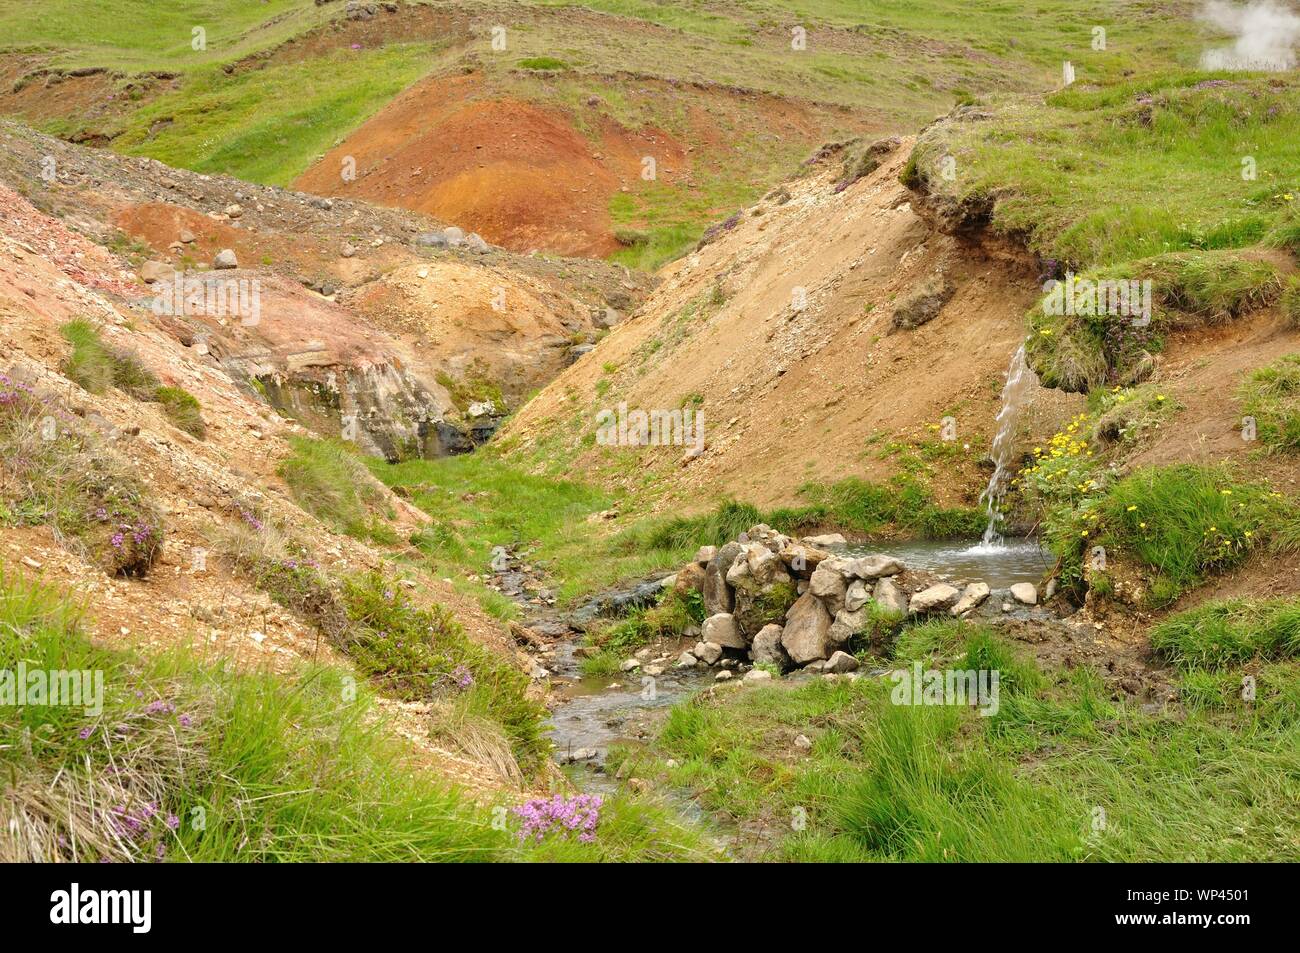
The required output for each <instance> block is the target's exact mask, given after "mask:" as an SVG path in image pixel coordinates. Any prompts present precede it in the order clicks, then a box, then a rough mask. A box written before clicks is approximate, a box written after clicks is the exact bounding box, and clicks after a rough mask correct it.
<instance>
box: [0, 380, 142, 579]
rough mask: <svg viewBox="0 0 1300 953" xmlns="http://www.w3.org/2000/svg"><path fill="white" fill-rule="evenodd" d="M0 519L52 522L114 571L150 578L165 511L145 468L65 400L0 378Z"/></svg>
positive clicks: (66, 540) (72, 545)
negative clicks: (146, 478) (122, 453)
mask: <svg viewBox="0 0 1300 953" xmlns="http://www.w3.org/2000/svg"><path fill="white" fill-rule="evenodd" d="M0 464H2V465H0V524H3V525H18V526H48V527H50V529H51V530H52V532H53V533H54V535H55V538H56V539H58V540H60V541H61V542H62V544H63V545H64V546H65V547H67V548H68V549H70V550H71V551H73V552H74V553H77V554H78V555H80V556H82V557H84V558H85V559H86V560H87V561H88V562H90V563H92V564H95V565H98V566H100V567H101V568H103V570H104V571H105V572H107V573H108V574H110V575H114V576H118V575H122V576H144V575H146V574H147V573H148V572H149V570H150V569H151V568H152V567H153V565H154V563H155V562H156V561H157V560H158V558H159V556H160V555H161V554H162V546H163V540H164V539H165V537H166V529H165V526H164V521H163V518H162V513H161V511H160V509H159V508H158V506H157V504H156V503H155V502H154V500H153V497H152V494H151V493H150V492H149V489H148V487H147V486H146V485H145V483H144V482H143V481H142V480H141V479H140V476H139V474H138V472H137V471H136V470H135V468H134V467H133V466H131V465H130V464H129V463H128V462H127V461H126V460H125V459H124V458H123V457H121V456H120V455H119V454H118V453H117V452H116V451H115V450H114V449H113V448H112V446H111V445H109V444H108V442H107V441H105V440H103V439H102V438H101V437H100V436H99V435H98V434H95V433H93V432H91V431H88V430H84V429H83V428H82V425H81V421H80V420H79V418H77V417H75V416H73V415H72V414H71V413H69V411H68V409H67V407H66V406H65V405H64V404H63V402H62V401H60V400H58V399H57V398H55V397H54V396H52V395H48V394H41V393H39V392H37V391H36V390H34V389H33V388H31V387H30V386H29V385H25V384H22V383H19V382H14V381H11V380H10V379H9V378H8V377H5V376H0Z"/></svg>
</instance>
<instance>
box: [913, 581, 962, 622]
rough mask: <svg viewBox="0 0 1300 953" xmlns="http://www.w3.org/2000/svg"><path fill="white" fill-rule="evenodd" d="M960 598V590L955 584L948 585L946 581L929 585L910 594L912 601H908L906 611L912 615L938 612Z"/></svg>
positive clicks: (951, 605) (955, 602)
mask: <svg viewBox="0 0 1300 953" xmlns="http://www.w3.org/2000/svg"><path fill="white" fill-rule="evenodd" d="M960 598H961V592H960V590H958V589H957V588H956V587H955V586H950V585H948V584H947V583H946V582H941V583H939V584H938V585H935V586H931V587H930V588H929V589H922V590H921V591H920V592H918V593H917V594H916V595H914V596H912V601H911V602H910V603H908V606H907V611H908V612H910V613H912V614H913V615H924V614H925V613H927V612H939V611H941V610H944V609H951V608H952V607H953V606H955V605H956V604H957V600H958V599H960Z"/></svg>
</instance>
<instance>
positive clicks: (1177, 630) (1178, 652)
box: [1151, 599, 1300, 672]
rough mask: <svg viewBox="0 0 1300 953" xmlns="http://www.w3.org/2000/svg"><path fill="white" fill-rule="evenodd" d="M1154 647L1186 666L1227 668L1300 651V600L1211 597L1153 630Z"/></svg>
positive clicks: (1165, 655) (1296, 653) (1216, 669)
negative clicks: (1211, 599) (1217, 598)
mask: <svg viewBox="0 0 1300 953" xmlns="http://www.w3.org/2000/svg"><path fill="white" fill-rule="evenodd" d="M1151 647H1152V648H1154V649H1155V650H1156V651H1157V652H1159V653H1160V654H1161V655H1163V656H1164V657H1165V658H1167V659H1168V660H1169V661H1170V662H1172V663H1173V664H1174V665H1176V666H1178V667H1179V668H1181V669H1184V670H1192V669H1203V670H1206V671H1209V672H1221V671H1224V670H1225V669H1229V668H1232V667H1235V666H1237V665H1240V664H1241V663H1243V662H1249V661H1252V660H1255V659H1262V660H1277V659H1284V658H1295V657H1296V656H1297V655H1300V604H1297V603H1295V602H1288V601H1281V600H1274V601H1269V602H1254V601H1250V600H1245V599H1234V600H1229V601H1223V602H1209V603H1206V604H1204V605H1201V606H1197V607H1196V608H1194V609H1189V610H1187V611H1186V612H1180V613H1178V614H1177V615H1175V616H1173V617H1171V618H1169V619H1166V620H1165V621H1163V622H1161V623H1160V624H1159V625H1157V626H1156V627H1155V628H1154V629H1152V630H1151Z"/></svg>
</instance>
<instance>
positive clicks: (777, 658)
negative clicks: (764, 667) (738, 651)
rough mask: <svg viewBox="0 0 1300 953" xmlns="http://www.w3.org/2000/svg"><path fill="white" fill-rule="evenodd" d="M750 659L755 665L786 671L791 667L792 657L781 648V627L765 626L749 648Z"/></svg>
mask: <svg viewBox="0 0 1300 953" xmlns="http://www.w3.org/2000/svg"><path fill="white" fill-rule="evenodd" d="M749 657H750V659H751V660H752V661H753V662H754V664H755V665H760V664H768V665H776V666H778V667H779V668H782V669H785V668H788V667H789V666H790V656H789V655H787V654H786V651H785V649H784V648H782V646H781V626H779V625H775V624H773V625H765V626H763V628H762V629H760V630H759V632H758V634H757V635H756V636H754V642H753V644H752V645H750V647H749Z"/></svg>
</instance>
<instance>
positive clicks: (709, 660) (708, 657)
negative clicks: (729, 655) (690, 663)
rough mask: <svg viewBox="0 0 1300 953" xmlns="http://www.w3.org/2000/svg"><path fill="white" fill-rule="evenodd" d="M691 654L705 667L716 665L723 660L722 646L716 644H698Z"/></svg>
mask: <svg viewBox="0 0 1300 953" xmlns="http://www.w3.org/2000/svg"><path fill="white" fill-rule="evenodd" d="M691 654H692V655H694V656H695V657H696V658H697V659H699V660H700V661H701V662H703V663H704V664H705V665H716V664H717V663H718V659H720V658H722V646H721V645H718V644H717V643H716V642H696V643H695V648H693V649H691Z"/></svg>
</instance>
